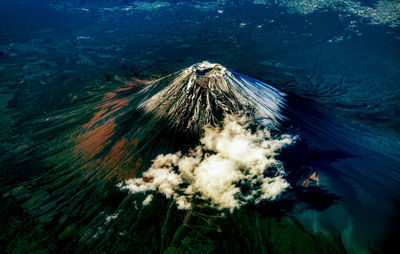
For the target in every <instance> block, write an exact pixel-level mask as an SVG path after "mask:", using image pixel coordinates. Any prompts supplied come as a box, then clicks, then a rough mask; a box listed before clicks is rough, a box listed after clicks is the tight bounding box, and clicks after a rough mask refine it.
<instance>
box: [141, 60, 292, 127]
mask: <svg viewBox="0 0 400 254" xmlns="http://www.w3.org/2000/svg"><path fill="white" fill-rule="evenodd" d="M154 91H156V94H155V95H153V96H151V97H150V98H146V100H145V101H143V102H142V103H141V104H140V106H139V108H141V109H143V110H144V111H145V112H146V113H151V114H153V115H154V116H155V117H157V118H160V119H161V118H164V119H166V121H167V122H168V124H169V126H170V127H171V128H174V129H176V130H177V131H183V132H186V131H187V132H195V133H196V134H200V133H201V131H202V128H203V126H204V125H207V124H211V125H216V124H218V123H219V122H221V120H223V118H224V116H225V115H226V114H238V113H242V114H246V115H248V116H249V117H251V118H255V119H257V120H258V121H259V122H260V123H262V124H265V125H268V126H269V127H272V126H274V127H276V126H277V125H278V124H279V121H281V120H283V119H284V116H283V115H282V114H281V110H282V108H283V107H284V106H285V99H284V96H285V95H284V93H282V92H280V91H278V90H277V89H275V88H273V87H271V86H269V85H267V84H265V83H263V82H261V81H258V80H255V79H252V78H250V77H247V76H244V75H241V74H239V73H236V72H232V71H230V70H228V69H227V68H225V67H223V66H221V65H219V64H211V63H209V62H207V61H205V62H202V63H197V64H194V65H192V66H190V67H189V68H187V69H184V70H182V71H180V72H177V73H174V74H172V75H170V76H168V77H166V78H163V79H161V80H157V81H155V82H151V83H150V84H149V85H148V86H146V88H145V89H143V91H142V93H150V94H153V93H154Z"/></svg>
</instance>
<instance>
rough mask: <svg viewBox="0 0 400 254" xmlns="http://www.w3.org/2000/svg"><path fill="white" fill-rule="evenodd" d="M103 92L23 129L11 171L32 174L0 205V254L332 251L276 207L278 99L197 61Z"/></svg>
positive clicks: (279, 183) (334, 242)
mask: <svg viewBox="0 0 400 254" xmlns="http://www.w3.org/2000/svg"><path fill="white" fill-rule="evenodd" d="M113 82H115V84H114V85H115V86H116V88H115V89H112V90H110V91H107V92H106V93H105V94H104V96H103V98H102V99H101V100H98V99H96V98H98V96H95V97H94V98H90V99H85V100H84V99H82V100H80V101H78V102H76V103H74V104H71V106H70V107H66V108H64V109H62V110H58V111H55V112H54V113H53V114H52V115H50V116H47V117H46V118H44V119H40V120H37V121H35V122H34V124H35V126H36V127H35V128H32V129H31V132H32V133H33V137H32V140H33V144H32V145H31V146H30V147H29V148H27V150H26V152H25V154H26V156H25V157H24V158H23V162H22V161H21V162H19V161H15V164H18V163H25V164H23V165H33V163H36V165H42V173H41V174H40V176H39V177H36V178H32V179H31V180H29V181H27V182H24V183H21V184H19V185H18V186H14V187H12V188H9V190H8V191H7V192H6V193H5V194H4V195H3V196H2V197H1V200H0V202H1V205H2V207H3V211H5V212H7V214H12V216H3V217H4V218H7V219H5V220H3V221H2V222H1V223H2V225H3V227H2V228H4V229H6V230H5V231H4V232H2V233H1V235H0V241H1V246H2V247H1V251H2V252H17V251H21V252H40V251H41V252H51V253H52V252H60V253H67V252H78V253H80V252H90V253H114V252H122V253H130V252H132V251H135V252H136V253H187V252H192V251H193V249H196V250H197V251H198V252H200V253H210V252H212V253H225V252H230V253H232V252H233V253H243V252H272V253H286V252H304V251H305V250H307V252H308V253H342V252H344V250H343V247H342V245H341V243H340V241H339V239H337V238H336V237H332V238H330V237H327V236H326V235H322V234H312V233H310V232H308V231H306V230H305V229H304V228H303V227H302V226H300V225H299V224H298V223H297V222H296V220H295V219H293V218H291V217H289V216H286V215H285V212H284V210H282V209H281V208H280V206H279V202H280V196H281V195H286V194H285V193H286V192H287V193H288V195H289V197H290V196H291V195H293V193H292V191H291V190H290V187H289V185H290V182H288V181H287V180H286V173H285V166H284V164H283V163H282V162H281V161H280V160H279V158H278V155H279V153H280V151H281V150H285V149H286V148H285V147H287V146H290V145H291V144H293V142H294V140H295V137H293V136H292V135H287V134H284V133H282V131H281V130H279V129H280V124H281V123H283V122H284V121H285V119H286V118H285V116H284V113H283V112H284V109H285V107H286V106H287V102H286V95H285V94H284V93H283V92H281V91H279V90H277V89H275V88H273V87H272V86H269V85H267V84H265V83H263V82H261V81H258V80H256V79H253V78H250V77H247V76H245V75H242V74H239V73H236V72H234V71H231V70H229V69H227V68H225V67H223V66H221V65H219V64H211V63H209V62H202V63H198V64H194V65H192V66H190V67H189V68H186V69H184V70H181V71H178V72H175V73H172V74H170V75H167V76H165V77H163V78H159V79H156V80H150V81H139V80H134V81H129V82H126V81H121V79H117V78H115V79H114V81H113ZM109 86H111V85H110V84H109ZM118 86H119V87H118ZM93 93H95V92H93ZM97 93H99V92H97ZM27 161H28V163H27ZM125 189H127V190H129V192H127V191H125ZM286 200H287V201H286V202H291V201H289V200H291V199H287V198H286ZM283 202H285V201H283ZM15 232H18V237H14V235H15V234H14V233H15Z"/></svg>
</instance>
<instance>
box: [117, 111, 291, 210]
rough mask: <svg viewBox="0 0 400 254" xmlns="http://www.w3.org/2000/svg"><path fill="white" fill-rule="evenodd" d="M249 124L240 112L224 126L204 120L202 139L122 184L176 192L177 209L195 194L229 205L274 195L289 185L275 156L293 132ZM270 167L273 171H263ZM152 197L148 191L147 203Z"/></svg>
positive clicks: (187, 206)
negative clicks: (266, 174)
mask: <svg viewBox="0 0 400 254" xmlns="http://www.w3.org/2000/svg"><path fill="white" fill-rule="evenodd" d="M247 127H248V124H247V120H246V119H245V118H239V117H237V116H227V117H226V118H225V120H224V123H223V126H222V127H211V126H205V127H204V136H203V137H202V138H201V140H200V143H201V144H200V145H199V146H197V147H196V148H195V149H193V150H191V151H189V153H188V154H187V155H182V154H181V153H180V152H178V153H176V154H166V155H163V154H162V155H159V156H157V157H156V159H155V160H154V161H153V164H152V166H151V167H150V168H149V169H148V170H147V171H146V172H144V173H143V178H133V179H129V180H126V181H125V182H123V183H120V184H118V186H119V187H120V188H121V189H127V190H129V191H130V192H131V193H139V192H146V193H151V191H156V190H157V191H158V192H159V193H161V194H163V195H165V196H166V197H167V198H173V199H174V200H175V202H176V204H177V206H178V208H179V209H190V208H191V206H192V199H193V197H194V196H195V195H196V198H197V199H202V200H204V201H206V202H208V203H209V204H210V205H211V206H212V207H215V208H217V209H224V208H227V209H230V210H231V211H233V210H234V209H235V208H238V207H240V206H242V205H244V204H246V203H248V202H256V203H257V202H260V201H261V200H263V199H275V198H276V197H277V196H278V195H279V194H281V193H282V192H283V191H284V190H285V189H286V188H287V187H289V184H288V183H287V182H286V181H285V179H284V178H283V174H284V171H283V166H282V164H281V162H280V161H278V160H277V159H276V158H275V157H276V155H277V154H278V152H279V151H280V149H282V148H283V147H285V146H287V145H289V144H291V143H293V142H294V138H293V137H291V136H289V135H282V136H280V137H272V136H271V133H270V132H269V131H268V130H267V129H260V130H257V131H255V132H254V133H252V132H251V131H250V130H248V128H247ZM266 170H269V171H270V172H272V173H273V175H274V176H269V177H264V172H265V171H266ZM244 184H247V185H250V187H251V188H252V191H251V192H250V193H247V194H244V193H243V192H242V190H241V188H240V187H239V185H244ZM152 198H153V195H152V194H149V196H147V198H146V199H145V200H144V201H143V205H146V204H148V203H150V202H151V200H152Z"/></svg>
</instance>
